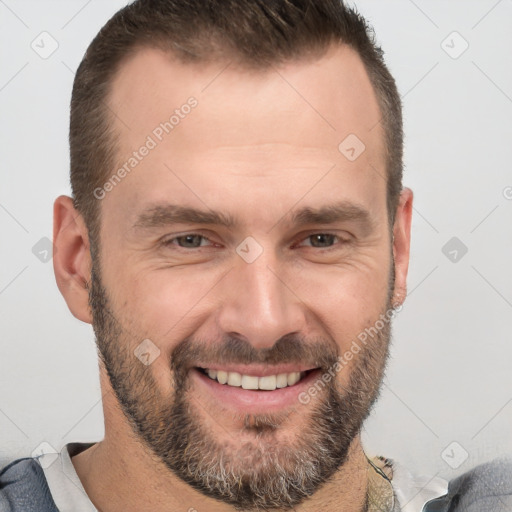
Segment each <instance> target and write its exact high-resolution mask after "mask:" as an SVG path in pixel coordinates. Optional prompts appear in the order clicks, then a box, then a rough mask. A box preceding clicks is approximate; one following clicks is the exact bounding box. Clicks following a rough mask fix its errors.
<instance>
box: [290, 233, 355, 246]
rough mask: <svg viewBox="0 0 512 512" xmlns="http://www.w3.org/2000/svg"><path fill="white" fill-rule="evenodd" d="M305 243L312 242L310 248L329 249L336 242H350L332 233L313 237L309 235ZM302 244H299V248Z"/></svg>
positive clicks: (316, 234) (318, 234)
mask: <svg viewBox="0 0 512 512" xmlns="http://www.w3.org/2000/svg"><path fill="white" fill-rule="evenodd" d="M305 241H309V242H311V244H310V245H309V247H314V248H316V249H329V248H330V247H333V246H334V245H335V244H336V241H339V242H341V243H342V244H343V243H347V242H348V240H345V239H343V238H340V237H339V236H338V235H334V234H332V233H315V234H313V235H309V236H308V237H307V238H306V239H305V240H304V241H303V242H305ZM303 242H302V243H303ZM302 243H301V244H299V246H300V245H302Z"/></svg>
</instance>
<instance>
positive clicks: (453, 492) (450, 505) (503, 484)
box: [425, 456, 512, 512]
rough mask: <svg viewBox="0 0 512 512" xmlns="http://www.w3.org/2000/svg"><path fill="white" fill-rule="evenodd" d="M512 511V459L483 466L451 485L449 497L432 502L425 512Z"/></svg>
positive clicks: (495, 461) (455, 479) (506, 458)
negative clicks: (447, 511)
mask: <svg viewBox="0 0 512 512" xmlns="http://www.w3.org/2000/svg"><path fill="white" fill-rule="evenodd" d="M445 510H449V511H450V512H463V511H464V512H481V511H482V510H489V511H500V510H503V511H505V510H512V456H509V457H503V458H498V459H494V460H492V461H491V462H487V463H484V464H479V465H478V466H475V467H474V468H473V469H470V470H469V471H467V472H465V473H463V474H461V475H459V476H458V477H456V478H454V479H453V480H451V481H450V482H449V484H448V493H447V494H446V495H445V496H442V497H440V498H438V499H436V500H432V501H430V502H429V503H428V505H427V507H426V508H425V512H438V511H439V512H441V511H445Z"/></svg>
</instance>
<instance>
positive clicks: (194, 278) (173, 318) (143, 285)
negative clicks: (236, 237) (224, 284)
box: [123, 267, 225, 342]
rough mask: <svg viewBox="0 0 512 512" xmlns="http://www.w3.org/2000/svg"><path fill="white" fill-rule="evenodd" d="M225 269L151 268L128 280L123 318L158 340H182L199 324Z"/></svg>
mask: <svg viewBox="0 0 512 512" xmlns="http://www.w3.org/2000/svg"><path fill="white" fill-rule="evenodd" d="M223 272H225V269H224V270H220V269H219V270H215V269H210V270H209V271H207V270H205V271H201V272H197V271H196V272H191V271H190V269H188V268H186V267H183V268H181V269H180V268H172V269H171V268H168V269H159V270H155V269H151V270H147V271H146V270H144V271H141V272H139V273H138V274H137V275H135V276H131V277H130V278H128V279H127V282H129V284H128V285H127V289H126V291H125V297H126V298H127V302H126V307H125V309H124V311H123V315H126V317H127V318H132V319H133V320H134V321H135V322H136V323H137V325H138V326H139V330H140V331H142V332H145V333H148V334H150V335H151V336H153V337H155V339H156V340H162V342H163V341H166V342H167V340H170V339H179V336H180V333H181V332H184V331H186V326H187V325H190V322H191V321H192V322H197V320H198V318H200V317H201V316H202V315H203V314H204V312H205V310H206V309H207V308H208V304H211V300H212V298H213V297H214V294H215V284H216V283H217V282H218V281H219V279H221V278H222V275H223Z"/></svg>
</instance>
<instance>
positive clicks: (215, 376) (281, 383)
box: [196, 367, 314, 391]
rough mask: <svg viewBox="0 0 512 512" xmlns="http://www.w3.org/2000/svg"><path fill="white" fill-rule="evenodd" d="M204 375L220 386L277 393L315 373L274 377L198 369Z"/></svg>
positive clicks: (291, 373) (287, 374) (298, 373)
mask: <svg viewBox="0 0 512 512" xmlns="http://www.w3.org/2000/svg"><path fill="white" fill-rule="evenodd" d="M196 369H197V370H198V371H199V372H201V373H202V374H203V375H206V376H207V377H208V378H210V379H212V380H214V381H216V382H218V383H219V384H223V385H227V386H232V387H235V388H242V389H247V390H258V391H275V390H276V389H282V388H287V387H290V386H294V385H295V384H297V383H298V382H300V381H301V380H302V379H303V378H304V377H306V375H308V374H309V373H311V372H312V371H314V369H312V370H306V371H301V372H288V373H277V374H274V375H265V376H261V377H260V376H257V375H247V374H242V373H239V372H232V371H226V370H214V369H211V368H200V367H197V368H196Z"/></svg>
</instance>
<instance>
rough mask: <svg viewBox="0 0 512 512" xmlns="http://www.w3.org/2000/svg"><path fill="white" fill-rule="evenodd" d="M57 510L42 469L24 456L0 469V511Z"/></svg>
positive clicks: (35, 511) (47, 511)
mask: <svg viewBox="0 0 512 512" xmlns="http://www.w3.org/2000/svg"><path fill="white" fill-rule="evenodd" d="M17 511H20V512H21V511H23V512H57V508H56V506H55V503H54V502H53V499H52V497H51V493H50V489H49V487H48V484H47V482H46V477H45V475H44V471H43V469H42V467H41V465H40V464H39V462H37V460H36V459H34V458H31V457H26V458H22V459H17V460H15V461H12V462H10V463H9V464H7V465H6V466H5V467H4V468H3V469H1V470H0V512H17Z"/></svg>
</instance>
